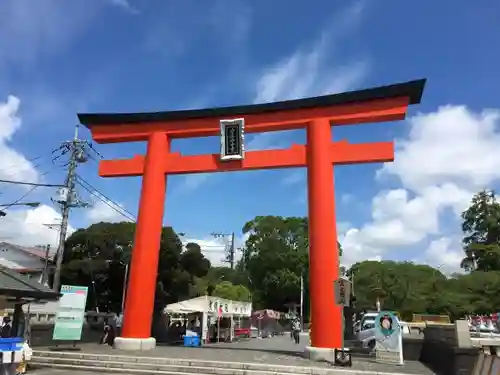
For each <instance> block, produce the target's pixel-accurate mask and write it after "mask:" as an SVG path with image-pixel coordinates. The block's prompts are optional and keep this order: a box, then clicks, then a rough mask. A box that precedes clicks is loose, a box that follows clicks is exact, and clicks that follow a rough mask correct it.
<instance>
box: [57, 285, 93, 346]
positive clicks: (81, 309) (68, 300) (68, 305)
mask: <svg viewBox="0 0 500 375" xmlns="http://www.w3.org/2000/svg"><path fill="white" fill-rule="evenodd" d="M87 292H88V288H87V287H86V286H73V285H62V286H61V298H60V299H59V307H58V309H57V314H56V323H55V326H54V334H53V335H52V339H53V340H68V341H76V340H80V339H81V336H82V328H83V322H84V319H85V305H86V303H87Z"/></svg>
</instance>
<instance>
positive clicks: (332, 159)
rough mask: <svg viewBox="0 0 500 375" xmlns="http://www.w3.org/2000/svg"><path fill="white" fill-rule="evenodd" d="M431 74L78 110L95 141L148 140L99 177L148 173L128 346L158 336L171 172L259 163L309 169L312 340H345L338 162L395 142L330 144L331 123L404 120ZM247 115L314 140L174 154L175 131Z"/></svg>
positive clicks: (319, 343)
mask: <svg viewBox="0 0 500 375" xmlns="http://www.w3.org/2000/svg"><path fill="white" fill-rule="evenodd" d="M424 86H425V80H417V81H410V82H406V83H401V84H395V85H390V86H383V87H376V88H371V89H367V90H360V91H353V92H347V93H342V94H335V95H326V96H320V97H315V98H307V99H299V100H290V101H283V102H276V103H267V104H256V105H248V106H235V107H225V108H211V109H201V110H187V111H172V112H155V113H130V114H128V113H126V114H125V113H119V114H79V115H78V118H79V120H80V122H81V123H82V124H83V125H85V126H86V127H88V128H89V129H90V130H91V132H92V137H93V139H94V140H95V141H96V142H97V143H119V142H135V141H146V142H147V152H146V155H136V156H134V157H133V158H131V159H119V160H104V161H101V162H100V164H99V175H100V176H102V177H126V176H143V179H142V189H141V198H140V205H139V214H138V220H137V228H136V232H135V244H134V250H133V253H132V261H131V267H130V277H129V282H128V289H127V299H126V303H125V314H124V323H123V330H122V337H120V338H117V340H116V344H117V346H118V347H120V348H123V349H131V350H138V349H142V350H145V349H149V348H152V347H154V346H155V340H154V338H151V337H150V336H151V321H152V311H153V304H154V295H155V286H156V275H157V268H158V254H159V246H160V235H161V229H162V223H163V213H164V212H163V211H164V203H163V202H164V201H165V190H166V175H169V174H188V173H206V172H227V171H240V170H252V169H270V168H293V167H307V186H308V203H309V246H310V249H309V265H310V296H311V314H312V317H311V318H312V322H314V327H321V328H318V329H313V330H312V337H311V344H312V346H313V347H316V348H340V347H341V346H342V342H343V340H342V339H343V331H342V319H343V318H342V315H341V314H342V309H341V307H340V306H337V305H336V304H335V302H334V281H335V280H336V279H338V277H339V258H338V252H337V231H336V222H335V200H334V181H333V167H332V166H333V165H342V164H355V163H375V162H390V161H393V160H394V145H393V142H379V143H367V144H350V143H348V142H346V141H341V142H332V134H331V126H332V125H333V126H338V125H353V124H360V123H373V122H382V121H395V120H402V119H404V118H405V115H406V111H407V108H408V106H409V105H412V104H418V103H420V100H421V97H422V93H423V89H424ZM228 118H243V119H244V127H245V132H246V133H261V132H270V131H279V130H290V129H301V128H306V132H307V144H306V145H292V146H291V147H290V148H288V149H281V150H266V151H248V152H246V153H245V154H244V157H243V156H242V158H241V160H232V161H223V160H221V157H220V155H218V154H212V155H193V156H183V155H181V154H180V153H178V152H176V153H174V152H170V142H171V141H172V140H173V139H178V138H194V137H207V136H219V135H220V134H221V123H220V121H221V119H228Z"/></svg>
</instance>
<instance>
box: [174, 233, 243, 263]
mask: <svg viewBox="0 0 500 375" xmlns="http://www.w3.org/2000/svg"><path fill="white" fill-rule="evenodd" d="M247 238H248V235H243V236H241V237H236V238H235V246H234V247H235V249H236V252H235V258H234V259H235V262H237V261H238V260H239V259H240V258H241V253H240V251H239V250H238V249H240V248H241V247H242V246H243V245H244V244H245V242H246V240H247ZM229 241H230V238H229V236H226V237H223V238H214V237H205V238H203V239H196V238H189V237H186V238H183V239H182V243H183V244H184V245H186V244H188V243H189V242H194V243H197V244H198V245H200V248H201V251H202V252H203V255H204V256H205V257H206V258H207V259H208V260H210V262H211V263H212V265H213V266H227V267H229V264H227V263H225V262H224V259H225V258H226V253H225V249H226V248H227V246H229V243H230V242H229Z"/></svg>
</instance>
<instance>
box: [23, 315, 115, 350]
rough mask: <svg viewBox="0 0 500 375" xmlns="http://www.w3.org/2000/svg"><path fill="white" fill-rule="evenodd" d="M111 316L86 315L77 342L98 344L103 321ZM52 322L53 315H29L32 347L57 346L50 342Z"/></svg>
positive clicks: (52, 341)
mask: <svg viewBox="0 0 500 375" xmlns="http://www.w3.org/2000/svg"><path fill="white" fill-rule="evenodd" d="M112 316H113V314H103V313H101V314H98V313H94V312H88V313H86V314H85V323H84V324H83V328H82V336H81V340H80V341H79V342H83V343H90V342H94V343H98V342H99V340H100V339H101V336H102V334H103V328H104V319H105V318H111V317H112ZM54 321H55V314H53V313H33V314H30V343H31V346H32V347H43V346H55V345H56V344H57V342H56V341H54V340H52V333H53V331H54Z"/></svg>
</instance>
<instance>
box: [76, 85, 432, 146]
mask: <svg viewBox="0 0 500 375" xmlns="http://www.w3.org/2000/svg"><path fill="white" fill-rule="evenodd" d="M425 82H426V80H425V79H420V80H415V81H409V82H404V83H398V84H394V85H389V86H381V87H375V88H370V89H365V90H358V91H351V92H346V93H340V94H333V95H324V96H318V97H313V98H305V99H298V100H287V101H281V102H274V103H265V104H253V105H244V106H233V107H220V108H208V109H196V110H185V111H169V112H148V113H85V114H83V113H82V114H78V118H79V120H80V123H81V124H83V125H85V126H86V127H87V128H89V129H90V130H91V132H92V137H93V139H94V140H95V141H96V142H98V143H118V142H134V141H145V140H147V138H148V136H149V134H151V133H152V132H156V131H162V132H165V133H166V134H167V135H168V136H169V138H170V139H175V138H194V137H206V136H217V135H219V133H220V124H219V120H220V119H221V118H228V117H236V116H244V117H245V133H259V132H269V131H279V130H291V129H300V128H303V127H305V124H306V123H307V122H309V121H311V120H312V119H315V118H328V119H330V121H331V123H332V125H348V124H359V123H367V122H379V121H394V120H400V119H403V118H404V116H405V114H406V109H407V107H408V105H412V104H418V103H420V100H421V98H422V93H423V90H424V86H425Z"/></svg>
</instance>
